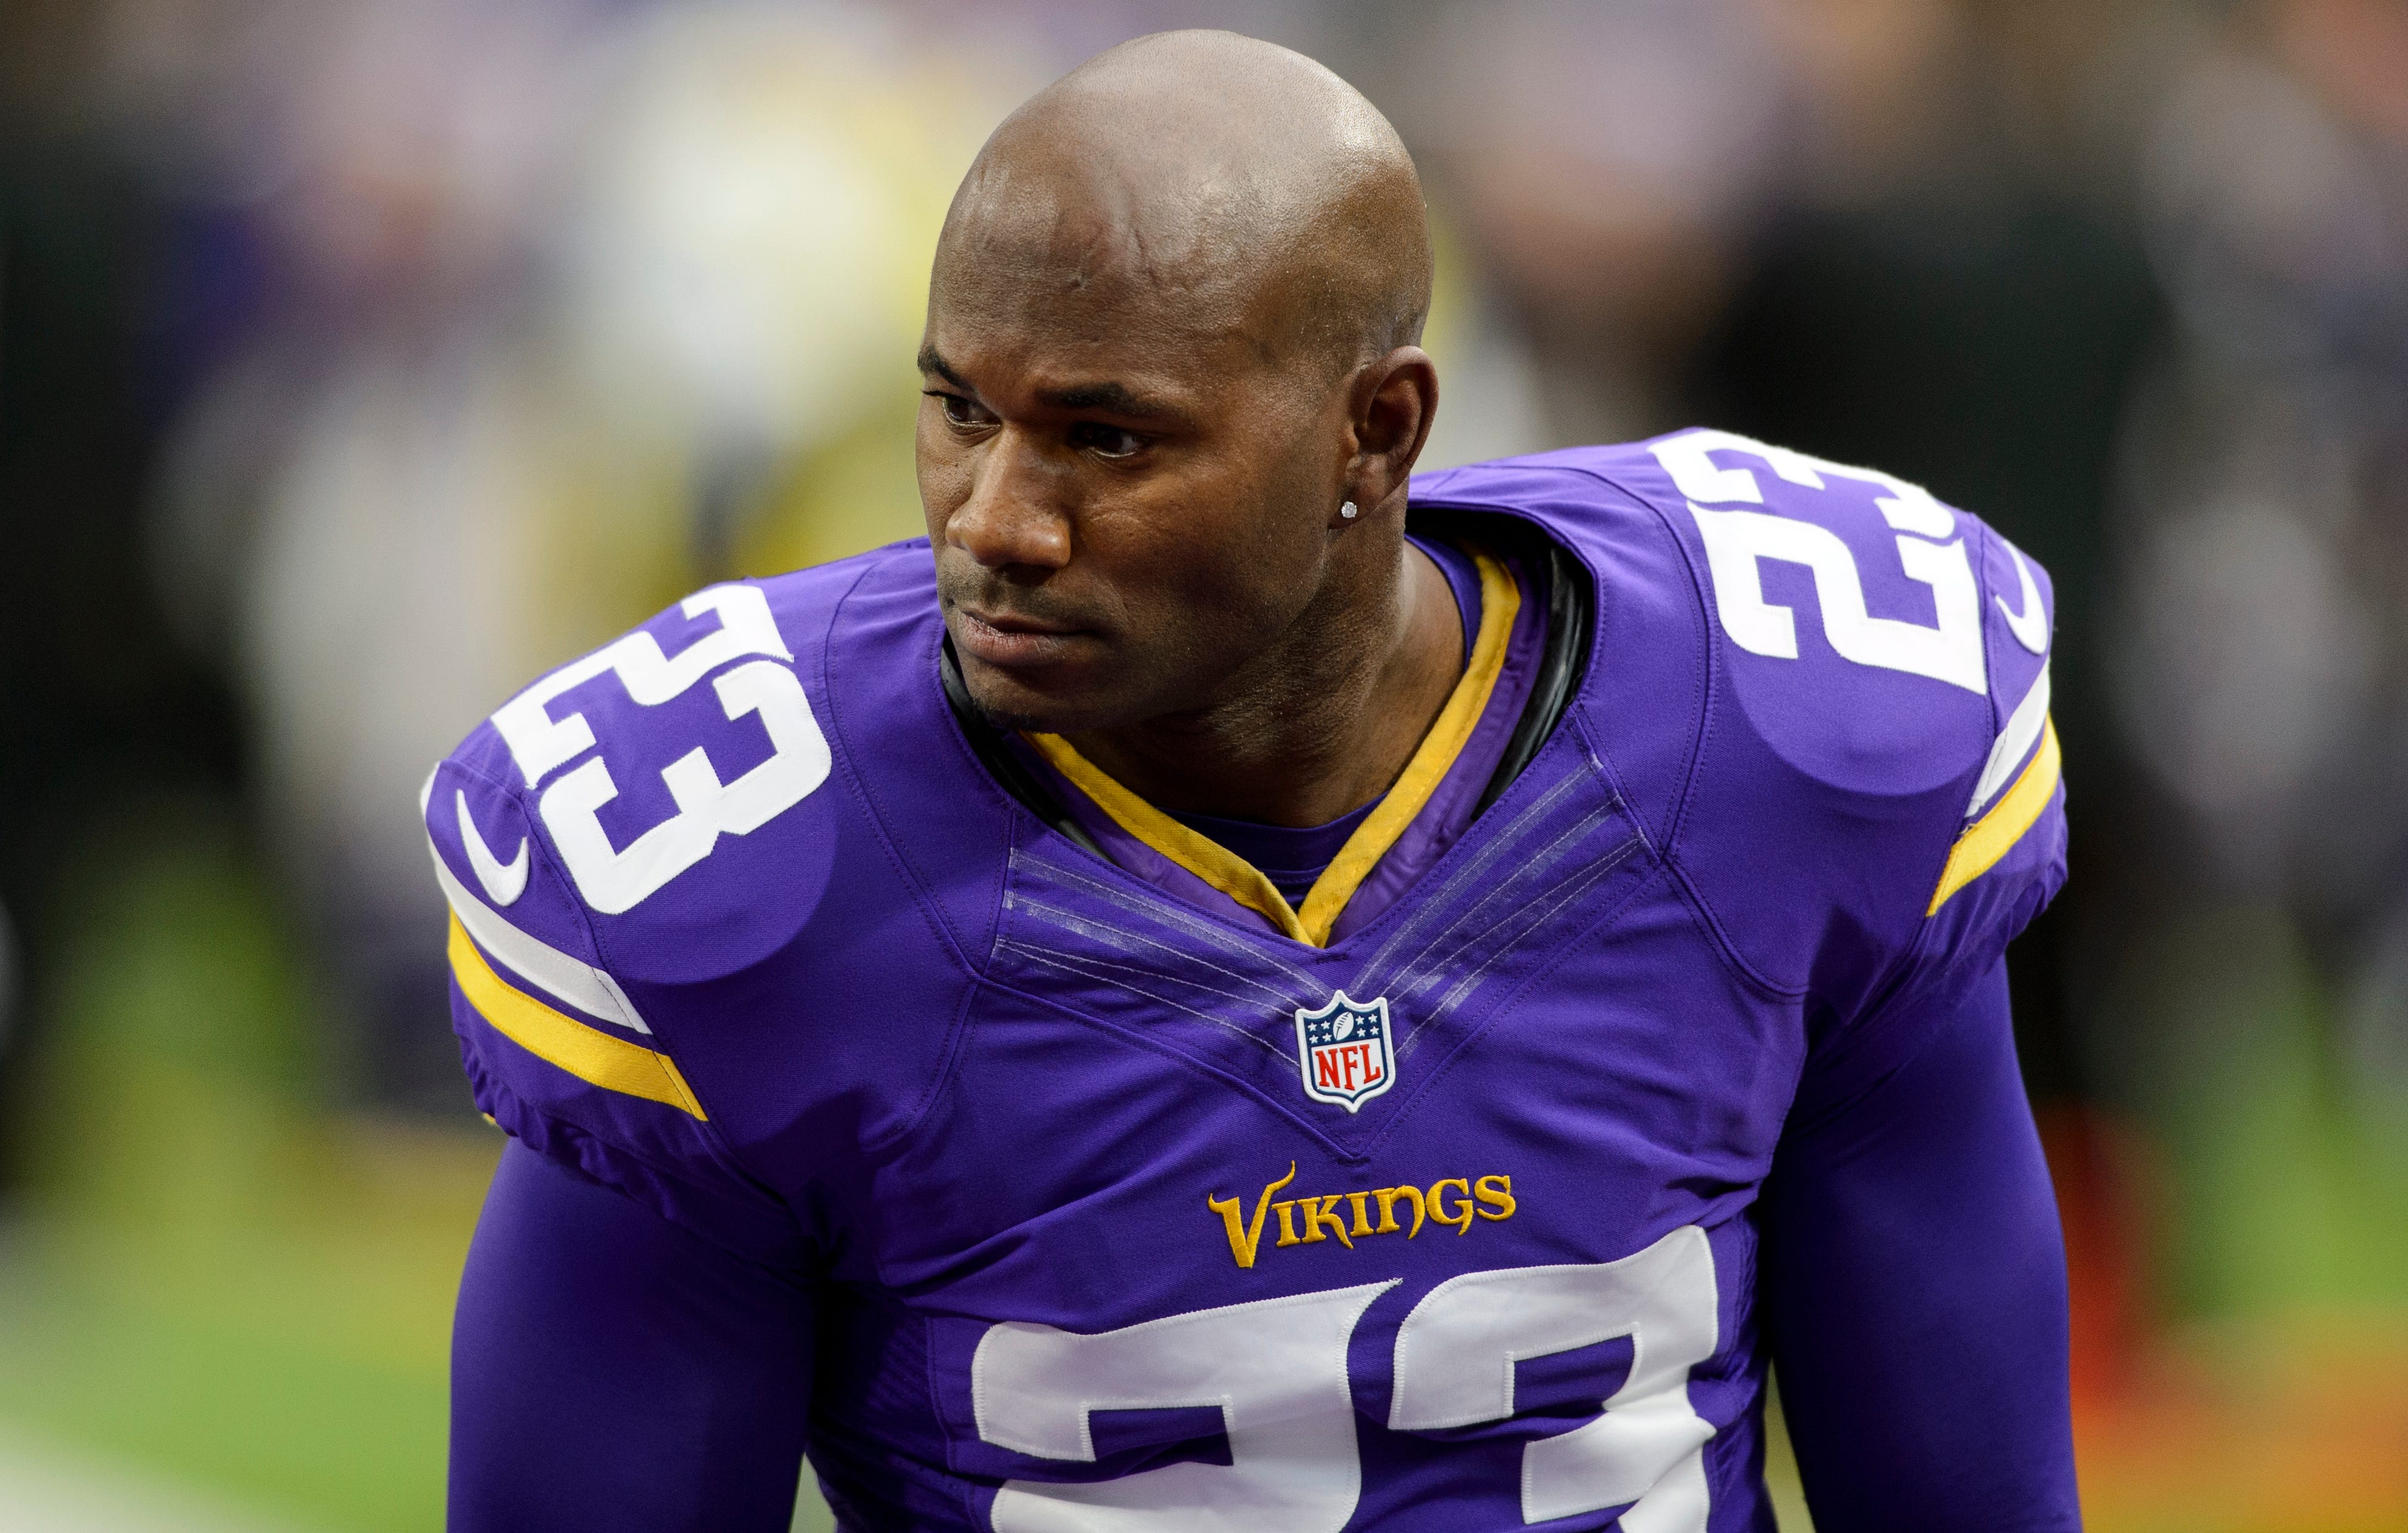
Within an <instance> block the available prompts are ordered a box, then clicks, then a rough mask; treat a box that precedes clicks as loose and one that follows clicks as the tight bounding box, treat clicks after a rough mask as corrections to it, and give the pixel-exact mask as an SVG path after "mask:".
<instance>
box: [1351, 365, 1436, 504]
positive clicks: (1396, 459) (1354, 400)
mask: <svg viewBox="0 0 2408 1533" xmlns="http://www.w3.org/2000/svg"><path fill="white" fill-rule="evenodd" d="M1347 407H1348V419H1349V424H1350V426H1351V427H1352V429H1353V436H1354V446H1355V454H1354V456H1353V458H1352V459H1351V460H1350V461H1349V462H1348V464H1347V466H1346V499H1349V500H1352V501H1354V502H1355V504H1356V505H1358V506H1360V507H1361V508H1362V511H1363V515H1364V517H1365V519H1367V520H1368V519H1370V518H1373V517H1376V516H1379V515H1381V514H1382V513H1386V512H1391V511H1393V512H1396V513H1398V514H1401V513H1403V510H1404V498H1405V490H1406V486H1407V483H1408V481H1410V480H1411V479H1412V472H1413V461H1414V459H1416V458H1418V457H1420V456H1422V443H1424V442H1426V441H1428V440H1429V432H1430V422H1431V421H1433V420H1434V419H1436V418H1437V415H1438V368H1437V366H1436V364H1434V363H1432V362H1431V361H1430V358H1429V353H1427V352H1426V351H1423V350H1422V349H1421V348H1420V347H1419V346H1399V347H1398V348H1397V349H1396V350H1395V351H1392V352H1390V353H1388V354H1386V355H1384V356H1381V357H1377V358H1374V359H1373V360H1371V361H1369V362H1367V363H1365V364H1363V366H1362V367H1361V368H1359V369H1356V371H1355V377H1354V380H1353V382H1352V383H1351V384H1350V385H1349V390H1348V398H1347ZM1392 502H1393V503H1392Z"/></svg>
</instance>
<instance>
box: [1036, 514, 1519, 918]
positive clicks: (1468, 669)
mask: <svg viewBox="0 0 2408 1533" xmlns="http://www.w3.org/2000/svg"><path fill="white" fill-rule="evenodd" d="M1471 557H1472V559H1473V561H1474V562H1475V563H1477V564H1478V565H1479V567H1480V632H1479V634H1478V635H1477V636H1476V637H1475V638H1474V639H1473V640H1472V644H1471V659H1470V661H1469V663H1468V664H1467V665H1466V666H1465V667H1464V669H1463V678H1462V679H1461V680H1460V681H1457V682H1456V683H1455V690H1454V691H1453V692H1452V693H1450V694H1449V695H1448V697H1447V700H1446V706H1445V707H1444V708H1441V710H1439V716H1438V722H1437V723H1435V724H1433V725H1431V726H1430V731H1429V733H1427V734H1426V735H1424V736H1423V737H1422V743H1421V745H1420V747H1419V748H1417V749H1416V750H1415V751H1414V752H1413V756H1412V760H1410V761H1408V762H1406V763H1405V770H1404V773H1403V774H1401V775H1400V776H1398V778H1397V781H1396V785H1395V786H1394V787H1392V788H1389V789H1388V796H1387V797H1386V798H1385V799H1384V800H1383V801H1382V802H1381V804H1380V807H1379V808H1377V809H1374V810H1373V811H1371V814H1370V816H1369V818H1367V819H1365V820H1364V821H1363V823H1362V824H1360V825H1358V826H1356V827H1355V833H1354V834H1353V835H1352V836H1350V837H1348V838H1347V841H1346V845H1345V846H1341V847H1340V848H1339V852H1338V855H1337V856H1336V857H1335V858H1333V859H1331V860H1330V863H1329V866H1328V867H1326V868H1325V869H1323V870H1322V873H1321V876H1320V878H1319V879H1317V880H1316V881H1315V882H1314V883H1313V886H1312V889H1311V890H1310V891H1309V892H1308V893H1307V894H1306V895H1305V897H1304V909H1303V911H1302V912H1301V913H1298V912H1297V909H1296V907H1294V906H1293V905H1290V904H1288V903H1287V899H1286V897H1285V896H1283V895H1282V894H1281V893H1280V891H1279V889H1277V888H1276V887H1275V886H1274V885H1273V884H1272V883H1271V881H1270V880H1269V878H1268V877H1265V876H1264V875H1263V872H1262V870H1261V869H1260V868H1257V867H1255V866H1254V864H1253V863H1251V862H1249V861H1246V860H1245V859H1244V858H1242V857H1240V856H1239V855H1238V854H1237V853H1235V852H1233V851H1231V850H1229V848H1227V847H1226V846H1222V845H1221V844H1220V843H1219V842H1217V841H1214V840H1213V839H1212V838H1211V837H1210V836H1208V835H1205V834H1204V833H1202V832H1199V831H1196V830H1192V829H1190V828H1189V827H1187V826H1185V825H1183V824H1181V823H1180V822H1179V821H1178V820H1175V819H1173V818H1171V817H1169V816H1168V815H1167V814H1165V813H1163V812H1162V811H1161V810H1159V809H1157V808H1155V807H1154V805H1153V804H1150V803H1146V802H1145V801H1144V800H1143V799H1141V798H1139V797H1138V796H1137V795H1136V794H1135V793H1132V792H1130V791H1129V790H1128V789H1127V788H1124V787H1122V786H1121V784H1120V783H1118V782H1116V781H1114V780H1113V779H1112V777H1111V775H1109V774H1106V773H1105V772H1104V770H1103V769H1102V768H1100V767H1098V766H1097V765H1096V764H1095V763H1094V762H1093V761H1090V760H1088V759H1086V758H1085V757H1083V756H1082V755H1080V754H1079V752H1078V751H1077V749H1076V748H1074V747H1073V746H1072V745H1071V744H1070V743H1069V742H1068V740H1065V739H1063V738H1062V737H1061V736H1060V735H1058V734H1035V733H1032V734H1029V735H1027V736H1025V739H1026V740H1027V741H1028V743H1029V744H1030V745H1033V746H1035V747H1036V749H1037V753H1038V754H1039V755H1040V756H1042V757H1044V758H1045V759H1046V760H1047V761H1048V762H1049V763H1051V764H1052V766H1053V768H1054V771H1056V772H1059V773H1060V774H1062V775H1063V776H1065V777H1068V779H1070V781H1071V782H1072V783H1073V784H1075V785H1076V786H1077V787H1078V788H1079V790H1080V791H1081V792H1082V793H1084V794H1086V795H1087V797H1089V798H1090V799H1093V800H1094V801H1095V802H1096V807H1097V808H1098V809H1101V810H1102V811H1103V812H1104V813H1105V814H1107V815H1110V816H1111V817H1112V819H1113V821H1114V823H1116V824H1118V825H1119V826H1120V828H1121V829H1122V830H1124V831H1126V832H1128V833H1129V834H1131V835H1133V836H1135V837H1137V838H1138V839H1139V840H1140V841H1142V842H1144V843H1145V844H1146V845H1147V846H1150V847H1152V848H1154V850H1155V851H1157V852H1160V853H1161V854H1162V855H1163V856H1165V857H1167V858H1168V859H1170V861H1173V862H1176V863H1178V864H1179V865H1180V866H1181V867H1183V868H1185V869H1186V870H1187V871H1188V872H1190V873H1192V874H1194V875H1196V876H1197V877H1198V878H1201V879H1203V880H1204V881H1205V882H1206V883H1207V884H1210V885H1211V886H1212V887H1213V888H1214V889H1219V890H1220V891H1221V892H1222V893H1224V894H1226V895H1227V896H1228V897H1229V898H1231V899H1233V900H1235V901H1237V902H1238V903H1239V904H1241V905H1244V906H1245V907H1246V908H1247V909H1249V910H1253V911H1257V912H1259V913H1261V914H1262V915H1263V916H1264V917H1266V918H1269V920H1270V921H1271V922H1272V924H1274V925H1276V926H1277V927H1278V928H1279V929H1280V931H1281V932H1283V933H1285V934H1286V935H1288V936H1290V937H1292V938H1294V939H1295V940H1296V941H1297V942H1301V943H1304V944H1305V945H1307V946H1308V947H1327V946H1328V945H1329V932H1330V928H1332V927H1333V926H1335V925H1337V924H1338V918H1339V916H1340V913H1341V912H1343V911H1344V910H1345V908H1346V903H1347V902H1348V901H1349V900H1352V899H1353V898H1354V897H1355V890H1356V889H1360V888H1361V887H1362V884H1363V880H1364V879H1365V878H1367V877H1369V876H1370V873H1371V870H1372V869H1373V868H1375V867H1377V866H1379V863H1380V859H1381V858H1383V857H1385V856H1386V855H1387V854H1388V848H1389V847H1391V846H1395V845H1396V843H1397V838H1398V836H1401V835H1403V834H1404V833H1405V830H1406V828H1407V827H1408V826H1410V825H1412V822H1413V819H1414V817H1416V816H1418V815H1420V814H1421V812H1422V809H1423V807H1424V806H1425V805H1426V804H1427V803H1429V800H1430V795H1431V794H1433V793H1435V792H1437V791H1438V785H1439V784H1440V783H1441V782H1443V781H1445V779H1446V774H1447V771H1448V769H1449V768H1451V767H1453V766H1454V765H1455V758H1456V757H1458V756H1460V755H1462V754H1463V747H1464V745H1466V744H1467V743H1468V742H1469V740H1470V739H1471V731H1472V730H1473V729H1474V728H1475V727H1477V726H1478V724H1479V723H1480V719H1481V716H1482V715H1484V714H1485V713H1486V712H1487V711H1488V700H1489V699H1490V698H1491V697H1492V696H1494V695H1495V693H1496V691H1497V678H1498V676H1499V675H1500V674H1501V673H1502V672H1504V669H1505V651H1506V647H1507V644H1508V643H1509V642H1510V641H1511V640H1512V636H1513V620H1514V618H1515V617H1517V616H1518V615H1520V614H1521V610H1522V591H1521V587H1520V586H1517V585H1516V584H1515V583H1514V580H1513V576H1512V572H1511V571H1508V570H1507V569H1506V568H1505V566H1504V565H1502V564H1500V563H1498V561H1497V560H1495V559H1493V558H1490V557H1488V556H1487V555H1486V554H1484V553H1481V552H1480V551H1479V550H1478V549H1473V550H1472V551H1471Z"/></svg>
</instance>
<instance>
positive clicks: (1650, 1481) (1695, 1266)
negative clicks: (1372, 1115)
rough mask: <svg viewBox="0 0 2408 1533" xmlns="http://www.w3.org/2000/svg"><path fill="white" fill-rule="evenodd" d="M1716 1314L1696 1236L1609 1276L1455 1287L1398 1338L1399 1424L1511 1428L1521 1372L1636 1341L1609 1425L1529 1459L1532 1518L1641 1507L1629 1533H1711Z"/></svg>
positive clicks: (1628, 1261)
mask: <svg viewBox="0 0 2408 1533" xmlns="http://www.w3.org/2000/svg"><path fill="white" fill-rule="evenodd" d="M1714 1307H1715V1294H1714V1259H1713V1251H1712V1249H1711V1248H1710V1247H1709V1246H1708V1244H1707V1242H1706V1233H1705V1231H1703V1230H1701V1229H1699V1228H1698V1227H1697V1226H1696V1225H1694V1224H1693V1225H1689V1226H1687V1227H1685V1228H1683V1229H1678V1230H1674V1231H1673V1232H1672V1233H1671V1234H1670V1235H1668V1236H1666V1237H1664V1238H1662V1239H1661V1240H1658V1241H1656V1243H1655V1244H1654V1245H1652V1246H1650V1247H1648V1248H1647V1249H1646V1250H1645V1251H1641V1252H1639V1253H1638V1254H1637V1255H1635V1256H1626V1257H1624V1258H1623V1259H1622V1260H1621V1261H1618V1262H1608V1263H1606V1264H1605V1265H1602V1266H1589V1265H1579V1266H1533V1267H1511V1268H1507V1269H1505V1270H1503V1271H1498V1272H1473V1273H1468V1274H1466V1275H1465V1276H1463V1277H1460V1278H1452V1279H1449V1280H1447V1281H1445V1282H1442V1283H1441V1284H1439V1285H1438V1286H1437V1287H1436V1288H1434V1289H1431V1290H1430V1292H1429V1293H1428V1294H1426V1296H1425V1297H1424V1298H1423V1299H1422V1301H1421V1303H1419V1304H1417V1305H1415V1306H1413V1312H1412V1314H1410V1315H1407V1316H1406V1317H1405V1323H1404V1325H1403V1326H1402V1327H1401V1328H1400V1329H1398V1332H1397V1381H1396V1394H1395V1396H1394V1397H1393V1403H1392V1404H1391V1406H1390V1408H1389V1410H1388V1425H1390V1426H1391V1427H1394V1428H1395V1429H1396V1430H1398V1431H1399V1432H1429V1431H1437V1430H1440V1429H1442V1428H1445V1427H1450V1426H1471V1425H1478V1424H1479V1423H1482V1422H1492V1421H1503V1420H1505V1419H1506V1418H1508V1417H1510V1416H1512V1414H1513V1365H1514V1364H1516V1363H1518V1362H1522V1361H1524V1360H1525V1359H1527V1358H1533V1357H1549V1356H1553V1355H1554V1354H1555V1353H1556V1352H1570V1351H1572V1350H1573V1349H1575V1348H1578V1347H1588V1346H1594V1345H1596V1344H1597V1343H1598V1342H1600V1341H1605V1340H1609V1339H1611V1338H1615V1337H1624V1336H1627V1337H1628V1338H1630V1373H1629V1376H1628V1377H1627V1379H1625V1380H1624V1381H1623V1384H1622V1387H1621V1388H1619V1389H1617V1390H1615V1391H1614V1392H1613V1395H1612V1396H1608V1397H1607V1399H1606V1401H1605V1404H1604V1410H1605V1413H1604V1414H1603V1415H1601V1416H1598V1418H1597V1419H1596V1420H1594V1421H1592V1422H1590V1423H1588V1424H1587V1425H1584V1426H1580V1427H1576V1428H1574V1429H1573V1430H1571V1431H1570V1432H1566V1433H1563V1434H1562V1435H1560V1436H1558V1437H1552V1438H1541V1439H1539V1440H1538V1441H1536V1442H1533V1443H1531V1444H1529V1445H1528V1446H1527V1447H1526V1448H1524V1449H1523V1450H1522V1520H1523V1521H1524V1522H1526V1523H1540V1522H1545V1521H1547V1520H1548V1519H1550V1518H1553V1517H1570V1516H1571V1515H1573V1514H1574V1513H1576V1512H1582V1511H1597V1510H1598V1509H1599V1508H1601V1507H1612V1506H1623V1505H1626V1504H1630V1503H1636V1504H1635V1505H1631V1506H1630V1510H1629V1511H1626V1512H1624V1513H1623V1514H1622V1528H1623V1533H1704V1529H1705V1526H1706V1506H1707V1497H1706V1469H1705V1444H1706V1439H1709V1438H1711V1437H1713V1435H1714V1429H1713V1427H1712V1426H1710V1425H1707V1424H1706V1422H1705V1420H1704V1418H1703V1417H1700V1416H1699V1414H1698V1412H1697V1411H1696V1410H1695V1409H1693V1408H1692V1407H1691V1406H1690V1404H1689V1370H1690V1369H1691V1368H1692V1367H1696V1366H1697V1365H1698V1364H1699V1363H1702V1362H1704V1361H1705V1360H1706V1359H1707V1358H1709V1357H1712V1356H1713V1352H1714V1338H1715V1332H1716V1329H1717V1327H1716V1322H1715V1314H1714Z"/></svg>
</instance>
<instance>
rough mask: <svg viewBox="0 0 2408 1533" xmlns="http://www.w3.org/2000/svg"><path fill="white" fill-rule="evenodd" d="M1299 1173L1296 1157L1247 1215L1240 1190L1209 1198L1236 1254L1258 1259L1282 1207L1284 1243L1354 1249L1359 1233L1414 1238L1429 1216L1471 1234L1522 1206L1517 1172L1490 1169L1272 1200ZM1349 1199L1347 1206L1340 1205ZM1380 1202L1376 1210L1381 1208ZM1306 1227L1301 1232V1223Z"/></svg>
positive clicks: (1242, 1261)
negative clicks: (1476, 1224)
mask: <svg viewBox="0 0 2408 1533" xmlns="http://www.w3.org/2000/svg"><path fill="white" fill-rule="evenodd" d="M1295 1179H1296V1163H1295V1162H1294V1161H1290V1162H1289V1163H1288V1167H1287V1175H1286V1176H1284V1177H1282V1178H1280V1179H1279V1180H1277V1181H1275V1182H1272V1183H1271V1184H1270V1185H1269V1186H1268V1187H1265V1188H1264V1189H1263V1190H1262V1193H1261V1195H1260V1196H1258V1197H1256V1198H1255V1199H1254V1215H1253V1217H1251V1218H1248V1217H1246V1216H1245V1210H1244V1208H1243V1206H1242V1205H1241V1204H1240V1202H1239V1200H1238V1199H1236V1198H1233V1197H1213V1196H1211V1195H1210V1194H1207V1195H1206V1197H1205V1199H1204V1206H1205V1207H1206V1208H1211V1210H1212V1211H1213V1212H1214V1213H1216V1214H1219V1215H1220V1216H1221V1222H1222V1224H1223V1225H1224V1226H1225V1227H1226V1229H1227V1231H1228V1236H1229V1254H1230V1255H1232V1256H1234V1257H1236V1258H1237V1260H1238V1265H1240V1266H1241V1267H1242V1266H1252V1265H1254V1253H1255V1252H1256V1251H1259V1250H1260V1249H1261V1248H1262V1239H1263V1217H1264V1215H1266V1214H1277V1215H1279V1239H1278V1241H1277V1242H1275V1243H1276V1244H1277V1245H1282V1246H1310V1245H1312V1244H1313V1243H1314V1242H1316V1241H1321V1240H1327V1239H1331V1238H1333V1237H1334V1238H1335V1239H1336V1240H1337V1241H1338V1243H1339V1244H1340V1245H1341V1246H1344V1247H1345V1248H1346V1249H1347V1250H1348V1251H1353V1250H1354V1249H1355V1237H1356V1236H1369V1235H1395V1234H1397V1233H1398V1232H1399V1231H1402V1232H1403V1234H1404V1237H1405V1238H1406V1239H1408V1240H1411V1239H1412V1237H1415V1236H1417V1235H1419V1234H1421V1233H1422V1224H1423V1222H1424V1221H1425V1220H1426V1221H1427V1222H1430V1223H1433V1224H1442V1225H1445V1226H1447V1227H1449V1228H1451V1229H1453V1230H1454V1231H1455V1234H1457V1235H1469V1234H1470V1233H1471V1222H1472V1220H1473V1218H1474V1217H1475V1216H1477V1217H1478V1218H1481V1219H1485V1220H1490V1221H1496V1220H1504V1219H1511V1218H1512V1217H1513V1210H1514V1209H1515V1208H1517V1207H1518V1205H1517V1204H1515V1202H1514V1201H1513V1179H1512V1178H1511V1177H1507V1176H1486V1177H1481V1178H1479V1179H1476V1180H1475V1179H1471V1178H1469V1177H1441V1178H1440V1179H1438V1180H1436V1181H1434V1182H1431V1183H1430V1184H1429V1186H1427V1187H1426V1188H1423V1187H1415V1186H1412V1185H1410V1184H1408V1185H1406V1186H1402V1187H1367V1188H1365V1189H1363V1190H1362V1191H1360V1192H1355V1193H1327V1194H1326V1195H1323V1196H1318V1197H1297V1198H1288V1199H1286V1200H1284V1201H1283V1202H1278V1203H1274V1202H1272V1201H1271V1194H1272V1193H1276V1192H1278V1191H1279V1190H1280V1189H1281V1188H1283V1187H1285V1186H1286V1185H1287V1184H1288V1183H1289V1182H1292V1181H1294V1180H1295ZM1341 1204H1343V1205H1344V1206H1345V1210H1344V1212H1340V1205H1341ZM1399 1206H1402V1207H1403V1208H1406V1209H1408V1210H1410V1211H1411V1213H1412V1223H1411V1224H1407V1223H1405V1222H1401V1221H1400V1220H1398V1217H1397V1209H1398V1207H1399ZM1374 1209H1377V1210H1378V1212H1377V1215H1376V1217H1375V1215H1374V1213H1373V1210H1374ZM1299 1228H1300V1229H1301V1230H1302V1231H1303V1233H1302V1234H1298V1233H1297V1231H1298V1229H1299Z"/></svg>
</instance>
